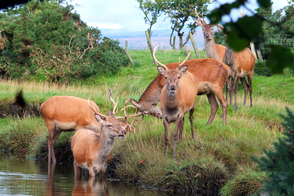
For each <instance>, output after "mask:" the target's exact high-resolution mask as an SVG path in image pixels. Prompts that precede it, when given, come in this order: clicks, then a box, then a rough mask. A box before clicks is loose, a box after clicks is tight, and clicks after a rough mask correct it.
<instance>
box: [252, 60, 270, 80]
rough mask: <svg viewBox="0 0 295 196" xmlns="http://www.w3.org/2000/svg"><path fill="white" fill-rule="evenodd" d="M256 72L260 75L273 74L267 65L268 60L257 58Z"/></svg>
mask: <svg viewBox="0 0 295 196" xmlns="http://www.w3.org/2000/svg"><path fill="white" fill-rule="evenodd" d="M254 73H255V74H256V75H259V76H271V75H272V73H271V71H270V69H269V68H268V67H267V66H266V61H263V60H262V61H261V60H256V63H255V67H254Z"/></svg>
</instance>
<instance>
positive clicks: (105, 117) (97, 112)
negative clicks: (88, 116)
mask: <svg viewBox="0 0 295 196" xmlns="http://www.w3.org/2000/svg"><path fill="white" fill-rule="evenodd" d="M90 97H91V96H89V98H88V105H89V106H90V107H91V109H92V110H93V111H94V113H96V114H98V115H100V116H101V117H103V118H104V120H105V119H107V116H106V115H103V114H102V113H100V112H99V111H95V109H94V107H93V106H92V105H91V104H90Z"/></svg>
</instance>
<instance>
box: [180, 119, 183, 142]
mask: <svg viewBox="0 0 295 196" xmlns="http://www.w3.org/2000/svg"><path fill="white" fill-rule="evenodd" d="M183 126H184V117H183V120H182V123H181V125H180V128H179V141H182V134H183Z"/></svg>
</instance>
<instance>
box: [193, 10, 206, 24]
mask: <svg viewBox="0 0 295 196" xmlns="http://www.w3.org/2000/svg"><path fill="white" fill-rule="evenodd" d="M197 7H198V6H196V7H195V13H196V15H197V17H198V19H199V20H200V21H201V23H205V24H206V22H205V20H204V17H203V20H202V19H201V18H200V17H199V14H198V12H197ZM195 20H196V19H195Z"/></svg>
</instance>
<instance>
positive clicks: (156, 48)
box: [153, 44, 168, 69]
mask: <svg viewBox="0 0 295 196" xmlns="http://www.w3.org/2000/svg"><path fill="white" fill-rule="evenodd" d="M159 46H160V44H158V45H157V46H156V47H155V49H154V52H153V58H154V59H155V61H156V63H158V64H159V65H161V66H162V67H164V68H165V69H168V67H166V65H164V64H162V63H160V62H159V61H158V60H157V59H156V56H155V53H156V51H157V48H158V47H159Z"/></svg>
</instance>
